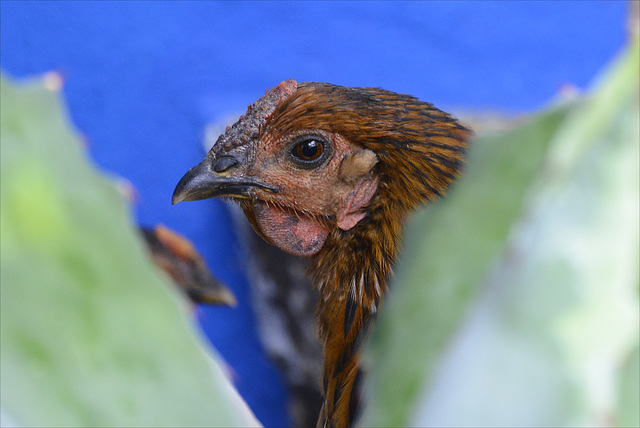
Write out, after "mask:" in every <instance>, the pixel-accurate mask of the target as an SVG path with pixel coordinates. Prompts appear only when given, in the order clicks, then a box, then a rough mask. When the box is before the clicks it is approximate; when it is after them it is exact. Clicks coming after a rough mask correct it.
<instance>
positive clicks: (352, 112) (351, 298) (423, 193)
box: [173, 79, 470, 427]
mask: <svg viewBox="0 0 640 428" xmlns="http://www.w3.org/2000/svg"><path fill="white" fill-rule="evenodd" d="M469 136H470V131H469V130H468V129H467V128H465V127H464V126H462V125H461V124H460V123H458V122H457V121H456V120H455V119H454V118H453V117H451V116H450V115H448V114H447V113H444V112H442V111H440V110H438V109H436V108H435V107H434V106H433V105H431V104H429V103H425V102H422V101H419V100H418V99H416V98H414V97H412V96H409V95H402V94H397V93H393V92H389V91H385V90H382V89H376V88H347V87H341V86H336V85H331V84H327V83H314V82H301V83H297V82H296V81H295V80H293V79H291V80H287V81H284V82H282V83H280V84H279V85H278V86H276V87H275V88H273V89H272V90H270V91H268V92H267V93H266V94H265V95H264V96H263V97H262V98H260V99H259V100H258V101H256V102H255V103H254V104H253V105H252V106H249V109H248V111H247V113H246V114H245V115H244V116H243V117H241V118H240V119H239V120H238V122H236V123H235V124H234V125H233V126H231V127H229V128H227V130H226V132H225V133H224V134H223V135H221V136H220V137H219V138H218V140H217V141H216V143H215V144H214V145H213V147H212V148H211V150H210V151H209V153H208V155H207V157H206V158H205V159H204V160H203V161H202V162H201V163H200V164H198V165H197V166H195V167H194V168H192V169H191V170H190V171H189V172H187V174H185V176H184V177H183V178H182V179H181V180H180V182H179V183H178V185H177V186H176V189H175V191H174V194H173V203H174V204H175V203H178V202H180V201H190V200H199V199H205V198H212V197H224V198H231V199H232V200H234V201H236V202H238V203H239V204H240V206H241V207H242V209H243V210H244V213H245V215H246V217H247V219H248V220H249V222H250V223H251V224H252V226H253V227H254V229H255V230H256V232H257V233H258V234H260V235H261V236H262V237H263V238H264V239H265V240H266V241H267V242H270V243H272V244H274V245H276V246H278V247H280V248H281V249H283V250H284V251H286V252H288V253H291V254H294V255H298V256H305V257H311V260H310V267H309V275H310V276H311V278H312V280H313V283H314V286H315V287H317V289H318V292H319V302H318V310H317V318H318V327H319V329H318V330H319V335H320V338H321V341H322V343H323V349H324V350H323V356H324V361H323V374H322V390H323V394H324V403H323V407H322V410H321V412H320V416H319V418H318V424H317V425H318V426H321V427H347V426H350V425H351V423H352V422H353V420H354V416H355V414H356V411H357V404H358V401H359V400H358V398H357V397H356V396H355V394H354V397H352V392H353V391H354V384H355V383H357V379H359V376H358V373H359V362H358V352H359V346H360V344H361V342H362V339H363V337H364V336H365V334H366V332H367V331H368V329H369V327H370V326H371V324H372V322H373V320H374V318H375V315H376V313H377V311H378V309H379V305H380V303H381V301H382V298H383V296H384V294H385V293H386V291H387V283H388V280H389V275H390V274H391V272H392V268H393V265H394V261H395V259H396V256H397V254H398V250H399V247H400V237H401V232H402V224H403V222H404V220H405V218H406V216H407V214H408V213H409V212H411V211H412V210H413V209H415V208H416V207H417V206H419V205H421V204H423V203H424V202H426V201H429V200H432V199H434V198H436V197H438V196H440V195H442V194H443V193H444V191H445V190H446V189H447V187H448V186H449V185H450V183H451V182H452V181H453V180H454V179H455V178H456V177H457V175H458V174H459V171H460V168H461V166H462V164H463V159H464V152H465V147H466V141H467V139H468V138H469Z"/></svg>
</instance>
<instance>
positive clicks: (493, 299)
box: [362, 42, 640, 426]
mask: <svg viewBox="0 0 640 428" xmlns="http://www.w3.org/2000/svg"><path fill="white" fill-rule="evenodd" d="M639 63H640V61H639V57H638V44H637V42H636V43H634V44H633V45H632V46H631V47H630V48H629V49H628V51H627V52H626V53H625V55H624V57H623V58H621V59H619V60H618V61H617V62H616V63H615V64H614V66H613V67H612V68H611V69H610V70H609V71H608V72H607V73H606V75H605V76H604V78H603V80H602V82H601V83H600V84H599V85H598V87H597V88H596V89H595V91H594V92H593V93H592V94H590V95H588V96H585V97H583V98H582V99H580V100H578V101H577V102H574V103H571V104H568V105H564V106H560V107H555V108H553V109H551V110H550V111H548V112H544V113H542V114H540V115H538V116H537V117H534V118H532V119H531V120H530V121H529V122H528V123H526V124H524V125H522V126H521V127H519V128H516V129H514V130H512V131H509V132H507V133H504V134H501V135H487V136H481V137H479V138H478V139H476V141H475V142H474V143H473V148H472V150H471V153H470V155H469V160H468V164H469V165H468V168H467V171H466V172H465V175H464V177H463V178H462V179H461V180H460V182H459V183H458V185H457V186H456V187H455V189H454V190H453V191H452V192H451V194H450V195H449V196H448V197H447V198H446V199H445V200H443V201H442V202H440V203H438V204H436V205H434V206H433V207H431V208H429V209H427V210H425V211H423V212H421V213H419V214H418V215H416V216H415V217H414V218H413V219H412V221H411V222H410V224H409V226H408V228H407V233H406V245H405V254H404V256H403V258H402V260H401V263H400V266H399V267H398V274H397V277H396V281H395V283H394V285H393V287H394V290H393V293H392V295H391V296H390V299H389V300H388V302H387V305H386V307H385V308H384V310H383V313H382V314H381V319H380V323H379V325H378V328H377V331H376V334H375V335H374V337H373V340H372V341H371V344H370V345H371V346H370V350H369V352H368V353H367V359H366V361H367V363H368V364H369V366H370V371H371V382H370V383H369V388H368V392H369V395H370V397H369V398H370V405H369V406H368V407H367V409H366V411H365V413H364V415H363V420H362V424H363V425H364V426H470V425H471V426H536V425H549V426H569V425H576V424H579V425H584V424H587V425H602V424H605V425H611V424H616V423H626V422H625V421H628V420H631V421H633V420H634V419H633V418H634V416H633V410H628V409H629V404H628V403H630V402H632V401H633V400H634V399H635V400H636V401H635V403H636V407H635V410H636V411H637V395H638V392H637V388H634V387H633V386H632V387H629V386H628V382H631V385H636V386H637V384H638V382H640V380H639V379H637V369H634V367H637V362H636V365H634V362H633V358H636V359H637V355H638V354H637V352H636V353H635V354H633V351H634V350H635V349H637V346H638V334H639V331H638V330H639V319H638V313H639V312H638V255H639V254H638V220H639V213H638V207H639V205H640V200H639V172H638V162H639V161H638V159H639V146H640V142H639V139H640V136H639V133H640V132H639V126H640V125H639V119H638V118H639V112H638V98H637V97H638V72H639V70H638V64H639ZM630 358H631V359H632V360H631V363H629V364H627V366H624V367H625V369H624V370H625V371H624V372H621V368H620V367H621V366H622V365H623V363H625V362H628V361H629V359H630ZM634 370H636V372H634ZM624 373H626V374H627V375H630V376H634V374H633V373H636V374H635V376H636V378H635V379H632V380H630V381H629V380H628V379H626V376H625V375H624ZM624 403H627V404H624ZM620 409H622V410H624V412H625V413H619V412H621V410H620ZM629 415H630V416H629ZM636 420H637V419H636Z"/></svg>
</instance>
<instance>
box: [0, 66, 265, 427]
mask: <svg viewBox="0 0 640 428" xmlns="http://www.w3.org/2000/svg"><path fill="white" fill-rule="evenodd" d="M54 81H55V79H54ZM47 82H49V83H47ZM50 83H51V77H50V78H49V79H43V80H36V81H31V82H28V83H22V84H16V83H14V82H11V81H9V80H7V79H5V78H4V77H3V78H2V82H1V93H2V97H1V103H2V105H1V129H2V131H1V132H2V135H1V139H2V159H1V162H2V164H1V174H2V176H1V178H2V180H1V186H2V187H1V197H2V204H1V221H2V224H1V227H2V241H1V245H2V247H1V251H2V272H1V292H2V299H1V315H0V316H1V345H2V346H1V347H0V348H1V357H2V358H1V360H2V363H1V364H2V366H1V368H2V377H1V403H2V409H1V416H2V425H3V426H7V425H12V426H248V425H256V424H257V421H255V418H253V416H252V414H251V412H250V411H249V410H248V408H247V407H246V405H245V404H244V402H242V401H241V399H240V398H239V396H238V395H237V393H236V392H235V390H234V389H233V387H232V386H231V385H230V384H229V382H228V381H227V380H226V379H225V377H224V374H223V373H222V370H221V369H220V367H219V365H218V363H216V361H215V360H214V359H212V357H211V356H212V354H213V353H212V352H210V351H208V350H207V349H206V348H205V347H204V345H203V344H202V343H201V340H200V338H199V337H198V336H197V334H196V333H195V330H194V328H193V326H192V321H191V319H190V315H189V308H188V306H187V305H185V303H184V302H183V300H182V299H181V297H180V296H178V295H176V294H174V292H173V290H172V289H171V288H170V286H169V285H168V284H167V283H166V280H165V279H164V277H162V276H161V275H160V274H159V273H158V272H157V271H156V269H155V268H154V267H153V265H152V264H151V263H150V261H149V260H148V256H147V254H146V251H145V249H144V247H143V246H142V244H141V241H140V239H139V234H138V231H137V229H136V228H135V226H134V225H133V224H132V221H131V216H130V213H129V210H128V207H127V205H126V203H125V201H124V200H123V198H122V196H121V195H120V193H119V192H118V191H117V189H116V187H115V186H114V184H113V183H112V182H111V180H109V179H108V178H106V177H105V175H104V174H101V173H99V172H97V171H96V170H95V168H94V167H92V166H91V165H90V163H89V162H88V161H87V159H86V155H85V153H84V150H83V149H82V147H81V142H80V140H79V139H78V137H77V136H76V134H75V132H74V131H73V130H72V129H71V128H70V126H69V120H68V118H67V114H66V112H65V109H64V107H63V105H62V101H61V96H60V94H59V92H58V91H56V90H49V89H46V87H45V86H46V84H50ZM105 126H106V124H105Z"/></svg>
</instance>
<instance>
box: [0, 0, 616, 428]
mask: <svg viewBox="0 0 640 428" xmlns="http://www.w3.org/2000/svg"><path fill="white" fill-rule="evenodd" d="M0 7H1V11H0V20H1V22H0V31H1V41H0V53H1V56H0V66H1V67H2V70H3V72H6V73H8V74H10V75H13V76H17V77H22V76H28V75H31V74H34V73H41V72H45V71H50V70H58V71H60V72H62V73H63V74H64V75H65V76H66V79H67V83H66V86H65V88H64V92H65V95H66V97H67V99H68V103H69V109H70V111H71V115H72V118H73V120H74V122H75V124H76V125H77V127H78V129H79V130H80V131H81V132H82V133H84V134H85V135H86V137H87V140H88V145H89V150H90V152H91V155H92V157H93V159H94V160H95V162H96V163H97V164H98V165H99V166H100V167H102V168H103V169H105V170H108V171H111V172H114V173H116V174H118V175H121V176H123V177H126V178H128V179H129V180H131V182H132V183H133V184H134V186H135V187H136V188H137V190H138V192H139V195H140V200H139V203H138V204H137V206H136V207H135V208H136V211H137V216H138V219H139V221H140V222H141V223H143V224H155V223H158V222H161V223H164V224H166V225H168V226H169V227H171V228H174V229H176V230H178V231H180V232H182V233H183V234H185V235H187V236H188V237H190V238H191V239H193V240H194V242H195V243H196V245H197V246H198V247H199V248H200V249H201V250H202V251H203V253H204V255H205V257H206V259H207V260H208V261H209V264H210V266H211V268H212V270H213V271H214V272H215V273H216V274H217V275H218V276H219V277H220V278H221V279H222V280H223V281H225V282H226V283H227V284H229V285H230V287H231V288H232V289H233V290H234V292H235V293H236V294H237V296H238V297H239V303H240V305H239V307H238V308H236V309H219V308H214V309H203V310H202V311H201V312H200V313H199V317H200V319H201V321H202V325H203V327H204V330H205V331H206V335H207V336H208V337H209V338H210V340H211V341H212V342H213V343H214V344H215V346H216V348H217V349H218V350H219V352H220V353H221V354H222V355H223V356H224V358H225V359H226V360H227V362H228V363H229V364H230V366H231V367H232V370H233V371H234V372H235V381H236V384H237V386H238V389H239V390H240V392H241V394H242V395H243V396H244V397H245V399H246V400H247V402H248V403H249V404H250V405H251V407H252V408H253V409H254V411H255V413H256V415H257V416H258V417H259V418H260V420H261V421H262V422H263V423H264V424H266V425H267V426H284V425H286V424H287V419H286V411H285V404H284V400H285V392H284V390H283V388H282V386H281V384H280V382H279V379H278V376H277V374H276V373H275V371H274V370H273V369H272V368H271V366H270V364H269V362H268V361H267V358H266V357H265V356H264V354H263V353H262V351H261V349H260V345H259V342H258V339H257V335H256V332H255V329H254V317H253V314H252V312H251V310H250V307H249V301H248V299H249V295H248V290H247V284H246V280H245V278H244V277H243V274H242V272H241V268H240V263H241V261H240V260H238V251H237V250H238V248H237V243H236V242H235V241H234V237H233V236H232V233H231V231H230V222H229V218H228V215H227V214H226V212H225V210H224V208H223V207H222V203H221V202H220V201H203V202H198V203H186V204H180V205H177V206H175V207H172V206H171V205H170V198H171V194H172V191H173V189H174V186H175V184H176V183H177V181H178V180H179V179H180V177H181V176H182V175H183V173H184V172H186V171H187V170H188V168H190V167H191V166H193V165H194V164H195V163H197V162H199V161H200V159H201V158H202V157H203V156H204V153H203V151H202V149H201V140H202V137H203V130H204V127H205V125H206V124H207V123H209V122H211V121H212V120H217V119H220V118H222V117H224V116H225V115H227V114H229V113H235V112H242V111H243V110H244V109H245V108H246V106H247V104H250V103H252V102H253V101H254V100H255V99H256V98H258V97H259V96H261V95H262V94H263V93H264V91H265V89H267V88H268V87H272V86H274V85H276V84H277V83H278V82H280V81H281V80H284V79H287V78H291V77H293V78H296V79H298V80H299V81H305V80H315V81H327V82H331V83H336V84H341V85H347V86H378V87H383V88H385V89H390V90H394V91H398V92H404V93H410V94H413V95H416V96H418V97H419V98H421V99H424V100H427V101H431V102H433V103H435V104H436V105H438V106H444V107H464V108H465V110H468V109H492V110H499V111H516V112H517V111H532V110H535V109H538V108H541V107H542V106H544V105H545V104H547V103H548V102H550V100H551V99H552V98H553V97H554V96H555V95H556V93H557V91H558V89H559V88H560V87H561V86H562V85H563V84H566V83H570V84H574V85H576V86H578V87H580V88H584V87H586V85H587V84H588V82H589V81H590V80H591V79H592V78H593V77H594V76H595V75H596V74H597V72H598V71H599V70H600V69H601V68H602V67H603V66H604V65H605V64H606V63H607V62H608V61H609V60H611V59H612V58H613V56H614V55H615V54H616V53H617V52H618V51H619V50H620V48H621V47H622V46H623V44H624V40H625V33H624V25H625V22H626V14H627V12H628V11H627V9H628V5H627V4H626V3H625V2H618V1H589V2H576V1H574V2H568V1H565V2H551V1H545V2H503V1H501V2H426V3H420V2H408V3H403V2H394V3H387V2H375V3H366V2H354V3H343V2H327V3H322V2H321V3H315V2H304V3H302V2H301V3H289V2H275V3H269V2H225V3H218V2H201V1H198V2H155V3H154V2H127V3H125V2H115V1H110V2H48V1H47V2H35V1H29V2H8V1H2V2H1V3H0Z"/></svg>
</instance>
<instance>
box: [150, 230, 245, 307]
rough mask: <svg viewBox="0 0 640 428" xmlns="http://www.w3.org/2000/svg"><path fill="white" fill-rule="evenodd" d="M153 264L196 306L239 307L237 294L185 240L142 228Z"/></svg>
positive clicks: (164, 231) (170, 233) (181, 237)
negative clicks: (201, 304) (208, 266)
mask: <svg viewBox="0 0 640 428" xmlns="http://www.w3.org/2000/svg"><path fill="white" fill-rule="evenodd" d="M140 232H141V233H142V236H143V238H144V241H145V243H146V245H147V248H148V249H149V253H150V255H151V259H152V261H153V262H154V263H155V264H156V266H158V268H160V270H162V271H163V272H164V273H166V274H167V275H168V276H169V278H170V279H171V280H172V282H173V283H174V284H175V285H176V286H177V288H178V289H179V290H180V291H181V292H182V293H184V294H185V295H186V296H187V297H188V298H189V299H190V300H191V302H193V303H194V304H196V303H205V304H211V305H227V306H235V305H236V298H235V297H234V295H233V293H232V292H231V291H230V290H229V289H228V288H227V287H226V286H225V285H224V284H222V283H221V282H220V281H219V280H218V279H217V278H215V277H214V276H213V275H212V274H211V272H210V271H209V269H208V268H207V265H206V264H205V262H204V260H203V259H202V256H200V254H199V253H198V251H197V250H196V249H195V247H194V246H193V244H192V243H191V242H190V241H188V240H187V239H186V238H185V237H183V236H181V235H179V234H178V233H176V232H174V231H172V230H171V229H168V228H167V227H165V226H162V225H159V226H156V227H155V228H153V229H150V228H144V227H141V228H140Z"/></svg>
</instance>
